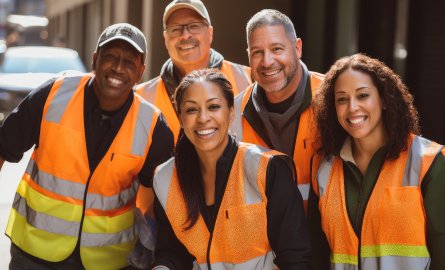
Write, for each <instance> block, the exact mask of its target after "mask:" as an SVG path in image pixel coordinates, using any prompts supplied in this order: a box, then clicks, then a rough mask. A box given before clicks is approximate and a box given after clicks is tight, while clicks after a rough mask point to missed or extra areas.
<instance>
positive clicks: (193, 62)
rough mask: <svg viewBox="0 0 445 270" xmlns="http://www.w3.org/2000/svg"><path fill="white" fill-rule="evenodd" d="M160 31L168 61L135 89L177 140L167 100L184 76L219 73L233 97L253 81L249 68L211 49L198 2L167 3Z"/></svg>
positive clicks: (206, 15)
mask: <svg viewBox="0 0 445 270" xmlns="http://www.w3.org/2000/svg"><path fill="white" fill-rule="evenodd" d="M163 27H164V40H165V46H166V48H167V51H168V54H169V56H170V58H169V59H168V60H167V61H166V62H165V63H164V65H163V66H162V69H161V74H160V75H159V76H157V77H156V78H153V79H151V80H149V81H147V82H145V83H142V84H140V85H138V86H137V87H136V89H137V90H136V91H137V93H138V94H139V95H141V96H142V97H143V98H145V99H147V100H148V101H149V102H151V103H153V104H154V105H155V106H156V107H158V108H159V109H160V110H161V111H162V113H163V114H164V115H165V117H166V119H167V122H168V124H169V126H170V128H171V129H172V131H173V134H174V135H175V140H176V139H177V136H178V134H179V126H180V125H179V120H178V117H177V115H176V112H175V110H174V107H173V105H172V104H171V102H170V100H171V99H170V97H171V96H172V95H173V93H174V91H175V89H176V87H177V86H178V85H179V82H180V81H181V79H182V78H183V77H184V76H185V75H187V74H188V73H189V72H191V71H193V70H196V69H201V68H207V67H209V68H217V69H220V70H221V71H222V72H223V73H224V74H225V75H226V76H227V78H228V79H229V81H230V82H231V84H232V88H233V91H234V93H235V94H237V93H238V92H241V91H242V90H244V88H246V87H247V86H249V85H250V84H251V83H252V81H251V77H250V68H248V67H246V66H243V65H240V64H236V63H232V62H230V61H227V60H226V59H224V57H223V56H222V55H221V54H220V53H219V52H217V51H216V50H214V49H211V45H212V40H213V26H212V23H211V21H210V16H209V13H208V12H207V9H206V7H205V6H204V4H203V3H202V2H201V0H174V1H172V2H170V3H169V4H168V5H167V7H166V8H165V11H164V16H163Z"/></svg>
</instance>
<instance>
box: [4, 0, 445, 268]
mask: <svg viewBox="0 0 445 270" xmlns="http://www.w3.org/2000/svg"><path fill="white" fill-rule="evenodd" d="M169 2H170V0H70V1H60V0H0V123H1V122H2V121H3V119H4V118H5V117H6V116H7V115H8V113H9V112H10V111H11V110H12V109H13V108H14V107H15V106H16V105H17V104H18V103H19V102H20V101H21V99H22V98H23V97H24V96H25V95H26V94H27V93H28V92H29V91H30V90H31V89H33V88H35V87H36V86H37V85H39V84H40V83H41V82H43V81H44V80H46V79H48V78H50V77H52V76H55V75H56V74H57V73H58V72H60V70H61V69H62V70H64V69H74V70H79V71H83V70H89V69H90V65H91V56H92V53H93V51H94V49H95V47H96V42H97V38H98V36H99V35H100V33H101V32H102V30H103V29H104V28H105V27H107V26H108V25H110V24H112V23H116V22H129V23H131V24H133V25H135V26H137V27H139V28H140V29H141V30H142V31H143V32H144V33H145V34H146V36H147V37H148V42H149V52H148V54H147V59H146V63H147V68H146V72H145V74H144V77H143V80H147V79H149V78H152V77H154V76H156V75H157V74H159V71H160V69H161V66H162V64H163V62H164V61H165V60H166V59H167V57H168V55H167V52H166V49H165V46H164V39H163V36H162V31H163V29H162V16H163V12H164V8H165V6H166V5H167V4H168V3H169ZM203 2H204V3H205V5H206V7H207V9H208V11H209V13H210V17H211V21H212V25H213V27H214V39H213V48H215V49H216V50H218V51H220V52H221V53H222V54H223V55H224V56H225V58H226V59H228V60H231V61H234V62H238V63H242V64H246V65H248V58H247V53H246V47H247V45H246V35H245V25H246V23H247V21H248V20H249V18H250V17H251V16H252V15H253V14H255V13H256V12H257V11H259V10H261V9H264V8H273V9H277V10H279V11H281V12H283V13H285V14H287V15H288V16H289V17H290V18H291V19H292V21H293V22H294V24H295V28H296V30H297V34H298V35H299V36H300V37H301V38H302V40H303V61H304V62H305V63H306V64H307V66H308V68H309V69H310V70H314V71H319V72H326V71H327V70H328V69H329V67H330V65H331V64H332V63H333V62H334V61H335V60H336V59H337V58H339V57H342V56H345V55H350V54H353V53H356V52H363V53H366V54H368V55H370V56H372V57H376V58H379V59H380V60H382V61H383V62H385V63H386V64H387V65H389V66H390V67H391V68H393V69H395V70H396V71H397V72H398V73H399V74H400V75H401V77H402V78H403V80H404V81H405V83H406V84H407V85H408V87H409V88H410V91H411V92H412V93H413V94H414V96H415V105H416V106H417V108H418V110H419V112H420V118H421V119H420V120H421V126H422V133H423V135H425V136H426V137H427V138H430V139H433V140H435V141H437V142H440V143H442V144H444V143H445V50H444V48H445V16H444V14H445V1H435V0H244V1H239V0H224V1H215V0H203ZM35 46H38V48H36V47H35ZM43 46H45V47H43ZM46 46H48V47H46ZM37 56H38V57H37ZM42 62H44V63H46V65H42V64H41V63H42ZM79 62H80V63H81V64H79ZM17 63H26V64H19V65H17ZM50 63H51V64H50ZM56 63H66V64H69V66H68V67H67V66H63V67H59V66H57V65H56ZM47 68H51V69H47ZM26 157H27V158H29V155H27V156H26ZM25 159H26V158H25ZM25 161H26V160H25ZM24 163H25V162H24V161H22V163H20V164H19V165H17V164H9V163H7V164H5V166H4V167H5V168H4V169H3V171H2V172H1V174H0V184H1V185H2V189H1V191H0V231H3V230H4V227H5V225H3V224H6V218H7V215H8V211H9V210H8V209H9V207H10V205H11V202H12V199H11V198H12V196H13V193H14V191H13V190H14V189H15V186H16V185H17V183H18V180H19V179H18V178H19V176H17V177H16V175H20V174H21V172H22V170H23V169H24V168H23V165H21V164H24ZM5 171H6V172H5ZM10 171H11V172H12V173H9V172H10ZM6 182H7V183H8V185H9V186H12V188H11V190H9V189H6V188H3V186H5V183H6ZM9 186H8V187H9ZM8 249H9V239H8V238H7V237H5V236H4V235H0V269H7V261H8V260H9V258H8V256H9V251H8ZM5 254H6V255H5Z"/></svg>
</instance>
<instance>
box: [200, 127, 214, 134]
mask: <svg viewBox="0 0 445 270" xmlns="http://www.w3.org/2000/svg"><path fill="white" fill-rule="evenodd" d="M215 130H216V129H214V128H209V129H201V130H197V131H196V133H198V135H209V134H210V133H213V132H215Z"/></svg>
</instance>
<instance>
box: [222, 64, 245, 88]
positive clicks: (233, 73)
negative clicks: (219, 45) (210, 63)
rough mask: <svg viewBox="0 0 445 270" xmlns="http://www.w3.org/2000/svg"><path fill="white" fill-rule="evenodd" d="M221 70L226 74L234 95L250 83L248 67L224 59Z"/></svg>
mask: <svg viewBox="0 0 445 270" xmlns="http://www.w3.org/2000/svg"><path fill="white" fill-rule="evenodd" d="M221 72H222V73H224V75H226V77H227V79H228V80H229V82H230V83H231V84H232V89H233V94H234V95H237V94H238V93H240V92H241V91H243V90H244V89H246V88H247V87H248V86H249V85H251V84H252V79H251V77H250V68H249V67H246V66H243V65H240V64H235V63H232V62H230V61H227V60H224V61H223V64H222V66H221Z"/></svg>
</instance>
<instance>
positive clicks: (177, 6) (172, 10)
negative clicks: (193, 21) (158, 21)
mask: <svg viewBox="0 0 445 270" xmlns="http://www.w3.org/2000/svg"><path fill="white" fill-rule="evenodd" d="M184 8H187V9H191V10H193V11H195V12H196V13H198V14H199V16H201V17H202V18H203V19H204V20H206V21H207V18H206V16H205V15H204V14H202V12H201V11H199V10H198V9H197V8H195V7H194V6H193V5H190V4H187V3H178V4H175V6H174V7H172V8H170V9H169V10H168V12H167V13H165V14H164V17H163V22H164V27H165V26H166V25H167V21H168V18H169V17H170V16H171V15H172V14H173V12H175V11H177V10H179V9H184ZM207 23H209V22H208V21H207Z"/></svg>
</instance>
